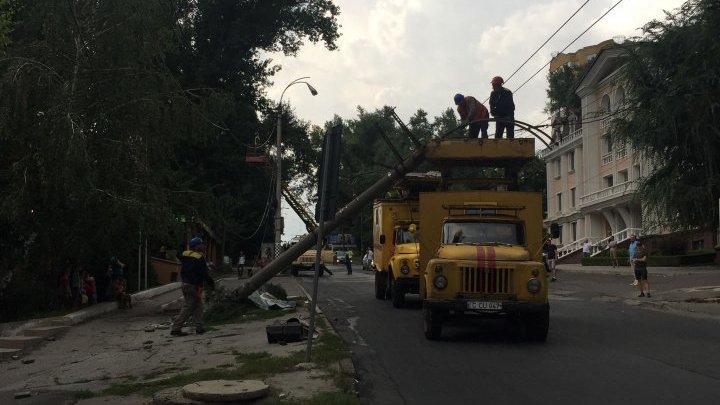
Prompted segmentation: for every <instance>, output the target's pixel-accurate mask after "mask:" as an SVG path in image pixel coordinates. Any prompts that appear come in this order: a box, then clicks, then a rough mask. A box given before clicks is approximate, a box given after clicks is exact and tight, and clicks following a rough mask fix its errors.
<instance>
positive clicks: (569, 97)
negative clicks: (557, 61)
mask: <svg viewBox="0 0 720 405" xmlns="http://www.w3.org/2000/svg"><path fill="white" fill-rule="evenodd" d="M586 69H587V65H569V64H565V65H562V66H561V67H559V68H558V69H556V70H554V71H552V72H550V73H549V74H548V77H547V79H548V88H547V90H545V93H546V94H547V98H548V102H547V104H546V105H545V112H546V113H550V114H554V113H560V115H561V116H565V117H566V116H568V115H569V114H577V113H578V112H579V111H580V97H579V96H578V95H577V94H576V93H575V87H577V84H578V81H579V80H580V78H581V77H582V75H583V73H584V72H585V71H586Z"/></svg>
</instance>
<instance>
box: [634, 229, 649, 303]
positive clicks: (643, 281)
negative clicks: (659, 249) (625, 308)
mask: <svg viewBox="0 0 720 405" xmlns="http://www.w3.org/2000/svg"><path fill="white" fill-rule="evenodd" d="M635 246H636V250H635V256H634V257H633V262H634V263H635V270H634V273H635V281H638V287H639V288H640V295H638V297H648V298H650V283H649V282H648V271H647V249H645V247H644V246H643V243H642V242H641V241H637V242H636V243H635Z"/></svg>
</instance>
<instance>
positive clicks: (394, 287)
mask: <svg viewBox="0 0 720 405" xmlns="http://www.w3.org/2000/svg"><path fill="white" fill-rule="evenodd" d="M390 295H391V296H392V304H393V306H394V307H395V308H402V307H404V306H405V290H403V289H402V287H400V286H399V285H398V283H397V281H395V278H394V277H393V278H391V279H390Z"/></svg>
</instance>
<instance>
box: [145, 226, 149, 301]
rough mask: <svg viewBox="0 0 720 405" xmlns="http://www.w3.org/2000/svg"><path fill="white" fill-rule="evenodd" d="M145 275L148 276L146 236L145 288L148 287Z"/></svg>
mask: <svg viewBox="0 0 720 405" xmlns="http://www.w3.org/2000/svg"><path fill="white" fill-rule="evenodd" d="M147 277H148V257H147V236H146V237H145V289H146V290H147V289H148V283H147Z"/></svg>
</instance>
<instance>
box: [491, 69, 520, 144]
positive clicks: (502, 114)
mask: <svg viewBox="0 0 720 405" xmlns="http://www.w3.org/2000/svg"><path fill="white" fill-rule="evenodd" d="M490 83H491V84H492V88H493V90H492V92H491V93H490V114H492V116H493V117H495V119H496V121H495V139H499V138H502V134H503V129H504V130H506V131H507V137H508V139H513V138H515V123H514V121H515V103H514V102H513V94H512V91H510V90H508V89H506V88H505V87H503V86H502V84H503V83H505V81H504V80H503V78H502V77H500V76H495V77H493V78H492V81H491V82H490Z"/></svg>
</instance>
